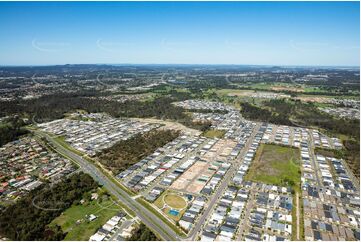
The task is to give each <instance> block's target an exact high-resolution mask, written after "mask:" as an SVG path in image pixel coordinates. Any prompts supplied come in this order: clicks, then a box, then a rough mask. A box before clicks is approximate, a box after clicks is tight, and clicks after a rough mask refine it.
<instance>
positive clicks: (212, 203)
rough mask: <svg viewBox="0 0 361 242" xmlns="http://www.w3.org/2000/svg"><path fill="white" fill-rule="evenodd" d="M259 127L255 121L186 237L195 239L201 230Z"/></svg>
mask: <svg viewBox="0 0 361 242" xmlns="http://www.w3.org/2000/svg"><path fill="white" fill-rule="evenodd" d="M259 127H260V124H259V123H257V125H256V126H255V127H254V129H253V132H252V135H251V136H250V137H249V138H248V140H247V142H246V144H245V146H244V147H243V148H242V150H241V152H240V154H239V155H238V157H237V161H238V162H237V161H235V162H234V163H233V165H232V166H231V167H230V169H229V170H228V172H227V173H226V175H225V177H224V178H223V179H222V182H221V185H220V186H219V187H218V189H217V190H216V193H215V194H214V195H213V196H212V199H211V201H210V202H209V203H208V206H207V208H206V210H205V211H204V212H203V214H202V216H201V217H200V219H199V220H198V222H197V224H196V225H195V227H194V228H193V230H192V231H191V232H190V233H189V234H188V239H190V240H195V239H196V236H197V235H198V233H199V232H200V231H201V230H202V228H203V226H204V225H205V222H206V220H207V219H208V218H209V216H210V212H211V211H213V208H214V207H215V206H216V205H217V201H218V200H219V199H220V198H221V196H222V194H223V193H224V191H225V189H226V188H227V187H228V185H229V184H230V180H231V178H232V177H233V176H234V175H235V174H236V173H237V171H238V167H239V166H240V165H241V162H240V161H241V160H242V159H243V157H244V156H245V154H246V153H247V151H248V149H249V147H250V146H251V144H252V143H253V141H254V138H255V136H256V133H257V132H258V130H259Z"/></svg>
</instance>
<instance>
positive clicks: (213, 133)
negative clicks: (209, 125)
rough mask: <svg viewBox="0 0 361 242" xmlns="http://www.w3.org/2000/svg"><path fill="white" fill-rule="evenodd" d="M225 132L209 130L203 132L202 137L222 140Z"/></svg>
mask: <svg viewBox="0 0 361 242" xmlns="http://www.w3.org/2000/svg"><path fill="white" fill-rule="evenodd" d="M225 133H226V132H225V131H224V130H216V129H211V130H208V131H205V132H204V133H203V134H202V135H203V136H205V137H207V138H222V137H223V136H224V134H225Z"/></svg>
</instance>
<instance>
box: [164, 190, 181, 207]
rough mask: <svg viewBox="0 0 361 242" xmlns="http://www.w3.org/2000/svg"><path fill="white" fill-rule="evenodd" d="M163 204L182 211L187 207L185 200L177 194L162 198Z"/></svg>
mask: <svg viewBox="0 0 361 242" xmlns="http://www.w3.org/2000/svg"><path fill="white" fill-rule="evenodd" d="M164 202H165V203H166V204H167V205H168V206H170V207H172V208H175V209H182V208H184V207H185V206H187V202H186V201H185V199H184V198H183V197H181V196H179V195H177V194H167V195H166V196H164Z"/></svg>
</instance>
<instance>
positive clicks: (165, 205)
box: [154, 191, 187, 221]
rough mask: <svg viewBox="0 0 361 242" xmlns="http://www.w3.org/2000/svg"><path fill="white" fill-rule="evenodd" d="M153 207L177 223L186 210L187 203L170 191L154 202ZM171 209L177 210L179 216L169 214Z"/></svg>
mask: <svg viewBox="0 0 361 242" xmlns="http://www.w3.org/2000/svg"><path fill="white" fill-rule="evenodd" d="M154 205H155V206H157V207H158V208H160V209H161V210H162V211H163V213H164V214H165V215H166V216H167V217H168V218H170V219H172V220H174V221H179V220H180V218H181V217H182V215H183V213H184V212H185V210H186V209H185V208H186V206H187V202H186V200H185V198H183V197H182V196H181V195H178V194H176V193H174V192H171V191H165V192H164V193H163V194H162V195H161V196H160V197H159V198H158V199H157V200H155V202H154ZM172 208H174V209H177V210H178V211H179V214H178V215H172V214H169V211H170V210H171V209H172Z"/></svg>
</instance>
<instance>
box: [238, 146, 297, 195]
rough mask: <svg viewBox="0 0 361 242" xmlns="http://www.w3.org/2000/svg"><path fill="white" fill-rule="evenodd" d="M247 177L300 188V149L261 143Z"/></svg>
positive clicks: (256, 180) (251, 179) (257, 180)
mask: <svg viewBox="0 0 361 242" xmlns="http://www.w3.org/2000/svg"><path fill="white" fill-rule="evenodd" d="M245 179H246V180H250V181H255V182H263V183H266V184H272V185H277V186H291V187H293V188H294V189H297V190H299V189H300V187H299V186H300V180H301V172H300V151H299V149H298V148H291V147H284V146H279V145H273V144H261V145H260V147H259V148H258V150H257V153H256V156H255V158H254V161H253V163H252V165H251V167H250V169H249V171H248V173H247V175H246V177H245Z"/></svg>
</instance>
